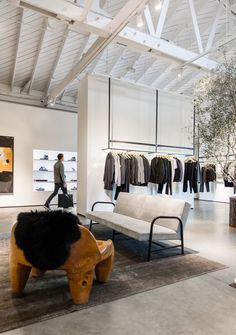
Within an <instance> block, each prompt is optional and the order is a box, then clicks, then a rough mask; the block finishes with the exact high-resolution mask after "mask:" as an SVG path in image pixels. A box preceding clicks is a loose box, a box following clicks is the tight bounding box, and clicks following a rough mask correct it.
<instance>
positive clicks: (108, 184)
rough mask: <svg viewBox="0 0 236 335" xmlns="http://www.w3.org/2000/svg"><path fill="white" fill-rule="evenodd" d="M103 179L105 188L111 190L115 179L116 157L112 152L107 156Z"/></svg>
mask: <svg viewBox="0 0 236 335" xmlns="http://www.w3.org/2000/svg"><path fill="white" fill-rule="evenodd" d="M103 181H104V189H105V190H109V191H111V190H112V187H113V184H114V181H115V159H114V157H113V155H112V153H111V152H109V153H108V154H107V157H106V161H105V169H104V176H103Z"/></svg>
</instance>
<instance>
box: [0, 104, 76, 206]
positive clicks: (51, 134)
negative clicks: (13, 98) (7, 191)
mask: <svg viewBox="0 0 236 335" xmlns="http://www.w3.org/2000/svg"><path fill="white" fill-rule="evenodd" d="M76 124H77V114H73V113H68V112H62V111H56V110H52V109H46V108H38V107H31V106H25V105H19V104H14V103H7V102H2V101H0V135H2V136H13V137H14V142H15V144H14V194H12V195H3V194H1V195H0V207H7V206H27V205H41V204H44V202H45V200H46V198H47V197H48V196H49V194H50V192H33V172H32V171H33V149H47V150H60V151H62V152H63V150H65V151H77V128H76ZM74 197H76V192H74ZM74 200H76V199H74ZM56 201H57V199H55V200H54V203H56Z"/></svg>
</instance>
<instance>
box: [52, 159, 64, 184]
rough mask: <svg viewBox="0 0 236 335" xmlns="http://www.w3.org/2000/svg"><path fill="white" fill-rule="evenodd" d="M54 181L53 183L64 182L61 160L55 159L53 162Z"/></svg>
mask: <svg viewBox="0 0 236 335" xmlns="http://www.w3.org/2000/svg"><path fill="white" fill-rule="evenodd" d="M54 183H55V184H61V183H63V184H65V183H66V176H65V170H64V165H63V163H62V162H61V161H57V162H56V163H55V164H54Z"/></svg>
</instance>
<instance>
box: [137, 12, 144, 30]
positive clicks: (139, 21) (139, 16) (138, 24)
mask: <svg viewBox="0 0 236 335" xmlns="http://www.w3.org/2000/svg"><path fill="white" fill-rule="evenodd" d="M143 25H144V22H143V18H142V15H141V14H139V15H138V16H137V27H138V28H142V27H143Z"/></svg>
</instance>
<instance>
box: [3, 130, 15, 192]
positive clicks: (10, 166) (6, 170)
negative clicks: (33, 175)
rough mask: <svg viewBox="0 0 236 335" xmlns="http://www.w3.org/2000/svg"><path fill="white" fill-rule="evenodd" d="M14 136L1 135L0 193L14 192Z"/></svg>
mask: <svg viewBox="0 0 236 335" xmlns="http://www.w3.org/2000/svg"><path fill="white" fill-rule="evenodd" d="M13 175H14V137H10V136H0V194H1V193H13Z"/></svg>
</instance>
